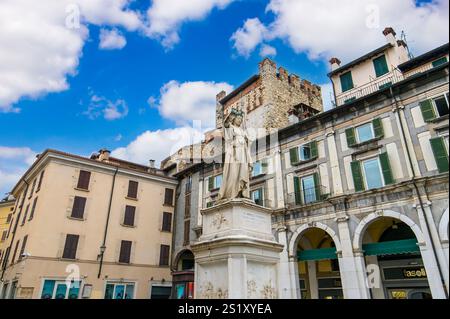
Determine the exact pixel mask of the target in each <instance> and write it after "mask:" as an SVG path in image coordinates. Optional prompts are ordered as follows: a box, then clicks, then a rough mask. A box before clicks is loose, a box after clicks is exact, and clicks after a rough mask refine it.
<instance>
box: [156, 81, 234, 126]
mask: <svg viewBox="0 0 450 319" xmlns="http://www.w3.org/2000/svg"><path fill="white" fill-rule="evenodd" d="M232 89H233V87H232V86H231V85H229V84H227V83H215V82H201V81H200V82H184V83H179V82H177V81H170V82H169V83H167V84H165V85H164V86H163V87H162V89H161V97H160V99H159V103H158V106H157V107H158V110H159V112H160V114H161V115H162V116H163V117H164V118H166V119H170V120H172V121H175V122H176V123H178V124H181V125H186V124H191V122H192V121H197V120H198V121H201V123H202V125H203V126H214V125H215V112H216V95H217V93H219V92H220V91H222V90H224V91H226V92H230V91H232Z"/></svg>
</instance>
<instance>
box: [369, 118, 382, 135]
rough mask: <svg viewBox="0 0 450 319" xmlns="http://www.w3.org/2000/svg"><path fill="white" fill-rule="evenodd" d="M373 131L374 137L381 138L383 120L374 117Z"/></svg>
mask: <svg viewBox="0 0 450 319" xmlns="http://www.w3.org/2000/svg"><path fill="white" fill-rule="evenodd" d="M372 125H373V131H374V132H375V137H376V138H382V137H383V136H384V130H383V122H382V121H381V119H380V118H376V119H374V120H373V121H372Z"/></svg>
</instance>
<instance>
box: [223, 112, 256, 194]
mask: <svg viewBox="0 0 450 319" xmlns="http://www.w3.org/2000/svg"><path fill="white" fill-rule="evenodd" d="M223 131H224V137H225V162H224V167H223V181H222V187H221V188H220V192H219V198H218V201H219V202H222V201H225V200H230V199H235V198H250V190H249V184H250V173H251V170H252V168H253V165H252V164H253V162H252V159H251V155H250V146H249V139H248V135H247V130H246V129H245V122H244V113H243V112H242V111H239V110H236V109H232V110H231V112H230V114H229V115H228V116H227V118H226V119H225V122H224V129H223Z"/></svg>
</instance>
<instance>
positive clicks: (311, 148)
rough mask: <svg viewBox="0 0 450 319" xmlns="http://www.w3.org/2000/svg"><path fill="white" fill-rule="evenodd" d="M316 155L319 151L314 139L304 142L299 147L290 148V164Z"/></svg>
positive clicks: (313, 157)
mask: <svg viewBox="0 0 450 319" xmlns="http://www.w3.org/2000/svg"><path fill="white" fill-rule="evenodd" d="M317 157H319V153H318V148H317V142H316V141H313V142H311V143H308V144H304V145H302V146H300V147H295V148H293V149H291V150H290V159H291V164H292V165H296V164H298V163H301V162H304V161H309V160H312V159H315V158H317Z"/></svg>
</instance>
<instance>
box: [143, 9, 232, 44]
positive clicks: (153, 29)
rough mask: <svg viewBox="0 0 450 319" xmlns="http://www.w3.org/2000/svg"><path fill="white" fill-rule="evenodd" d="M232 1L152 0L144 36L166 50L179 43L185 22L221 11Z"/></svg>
mask: <svg viewBox="0 0 450 319" xmlns="http://www.w3.org/2000/svg"><path fill="white" fill-rule="evenodd" d="M233 1H234V0H190V1H179V0H153V3H152V5H151V7H150V8H149V9H148V11H147V17H148V27H147V28H146V34H147V35H148V36H150V37H152V38H155V39H158V40H160V41H161V43H162V45H163V46H164V47H166V48H167V49H170V48H172V47H173V46H174V45H175V44H177V43H178V42H179V41H180V36H179V33H178V32H179V29H180V27H181V25H182V24H183V23H184V22H186V21H198V20H202V19H204V18H205V17H206V16H207V15H208V14H209V13H210V12H211V11H212V10H213V9H216V8H217V9H223V8H225V7H226V6H228V5H229V4H230V3H231V2H233Z"/></svg>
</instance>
